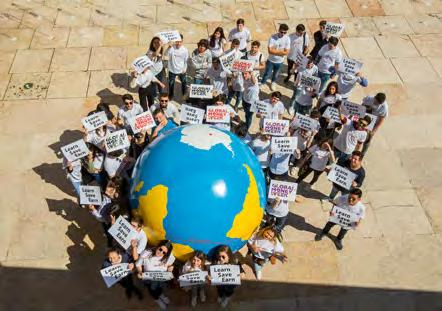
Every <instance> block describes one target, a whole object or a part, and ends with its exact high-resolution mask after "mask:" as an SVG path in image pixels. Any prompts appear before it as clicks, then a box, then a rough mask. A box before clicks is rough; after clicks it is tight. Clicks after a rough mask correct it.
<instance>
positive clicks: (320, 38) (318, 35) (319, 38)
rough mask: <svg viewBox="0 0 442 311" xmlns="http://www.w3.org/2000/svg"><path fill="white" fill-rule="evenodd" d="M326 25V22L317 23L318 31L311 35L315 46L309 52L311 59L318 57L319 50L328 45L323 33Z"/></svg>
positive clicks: (325, 35) (326, 37)
mask: <svg viewBox="0 0 442 311" xmlns="http://www.w3.org/2000/svg"><path fill="white" fill-rule="evenodd" d="M326 24H327V21H325V20H322V21H320V22H319V30H318V31H316V32H315V33H314V34H313V39H314V40H315V46H314V47H313V49H312V51H311V52H310V56H311V57H312V58H313V59H316V57H317V56H318V52H319V50H320V49H321V48H322V47H323V46H324V45H326V44H327V43H328V36H327V34H326V32H325V25H326Z"/></svg>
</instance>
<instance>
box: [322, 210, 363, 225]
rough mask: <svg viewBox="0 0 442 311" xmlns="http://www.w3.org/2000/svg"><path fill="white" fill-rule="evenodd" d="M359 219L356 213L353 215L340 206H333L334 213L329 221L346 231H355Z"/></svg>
mask: <svg viewBox="0 0 442 311" xmlns="http://www.w3.org/2000/svg"><path fill="white" fill-rule="evenodd" d="M358 220H359V217H358V216H357V215H356V213H353V212H351V211H349V210H347V209H344V208H341V207H339V206H333V209H332V212H331V213H330V218H329V221H331V222H333V223H335V224H338V225H340V226H341V227H342V228H344V229H347V230H348V229H354V228H355V226H354V224H355V223H357V222H358Z"/></svg>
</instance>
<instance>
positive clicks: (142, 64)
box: [132, 55, 153, 74]
mask: <svg viewBox="0 0 442 311" xmlns="http://www.w3.org/2000/svg"><path fill="white" fill-rule="evenodd" d="M152 65H153V63H152V61H151V60H150V59H149V57H147V56H146V55H144V56H141V57H138V58H136V59H135V60H134V61H133V62H132V67H134V69H135V71H136V72H137V73H138V74H141V73H143V72H144V71H145V70H146V68H148V67H150V66H152Z"/></svg>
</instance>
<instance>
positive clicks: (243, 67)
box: [232, 59, 255, 72]
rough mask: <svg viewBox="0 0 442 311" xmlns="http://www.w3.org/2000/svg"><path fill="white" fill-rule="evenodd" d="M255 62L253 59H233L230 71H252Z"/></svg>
mask: <svg viewBox="0 0 442 311" xmlns="http://www.w3.org/2000/svg"><path fill="white" fill-rule="evenodd" d="M254 65H255V62H254V61H253V60H246V59H235V60H234V61H233V63H232V71H239V72H247V71H253V67H254Z"/></svg>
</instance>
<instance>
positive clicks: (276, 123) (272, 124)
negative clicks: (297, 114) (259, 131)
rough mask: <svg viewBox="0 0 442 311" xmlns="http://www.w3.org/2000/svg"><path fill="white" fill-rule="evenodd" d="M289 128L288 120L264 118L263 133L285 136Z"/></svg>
mask: <svg viewBox="0 0 442 311" xmlns="http://www.w3.org/2000/svg"><path fill="white" fill-rule="evenodd" d="M288 130H289V121H288V120H276V119H264V124H263V134H269V135H274V136H284V135H285V134H287V132H288Z"/></svg>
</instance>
